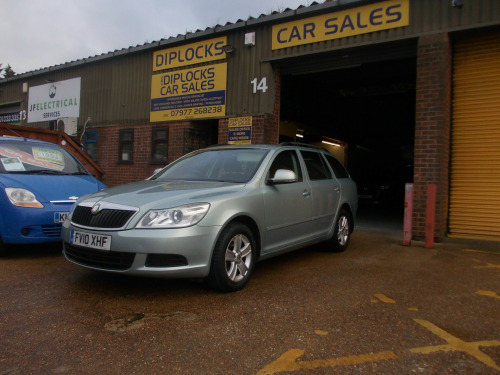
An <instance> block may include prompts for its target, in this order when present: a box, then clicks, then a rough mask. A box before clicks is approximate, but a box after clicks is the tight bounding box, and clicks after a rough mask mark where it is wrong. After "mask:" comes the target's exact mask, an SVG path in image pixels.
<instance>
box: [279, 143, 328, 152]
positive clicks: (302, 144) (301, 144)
mask: <svg viewBox="0 0 500 375" xmlns="http://www.w3.org/2000/svg"><path fill="white" fill-rule="evenodd" d="M279 146H300V147H307V148H313V149H315V150H323V148H321V147H319V146H316V145H311V144H309V143H300V142H281V143H280V144H279Z"/></svg>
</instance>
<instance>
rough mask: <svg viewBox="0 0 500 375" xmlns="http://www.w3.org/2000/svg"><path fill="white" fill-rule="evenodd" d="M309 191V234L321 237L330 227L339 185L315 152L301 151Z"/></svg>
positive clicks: (336, 205) (321, 158) (335, 209)
mask: <svg viewBox="0 0 500 375" xmlns="http://www.w3.org/2000/svg"><path fill="white" fill-rule="evenodd" d="M300 154H301V156H302V158H303V160H304V164H305V167H306V171H307V177H308V179H309V184H310V189H311V197H310V198H311V199H310V201H311V209H312V212H311V234H312V235H313V236H321V235H324V234H326V233H327V232H328V231H329V229H330V228H331V226H332V223H333V220H334V219H335V215H336V213H337V210H338V206H339V202H340V183H339V182H338V180H337V179H336V178H334V177H333V176H332V173H331V172H330V169H329V168H328V167H327V165H326V163H325V161H324V159H323V157H322V156H321V154H320V153H319V152H316V151H304V150H301V151H300Z"/></svg>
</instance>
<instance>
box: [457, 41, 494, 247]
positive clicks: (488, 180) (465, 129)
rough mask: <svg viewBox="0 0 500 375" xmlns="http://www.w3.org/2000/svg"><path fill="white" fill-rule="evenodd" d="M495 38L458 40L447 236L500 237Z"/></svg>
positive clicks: (488, 238)
mask: <svg viewBox="0 0 500 375" xmlns="http://www.w3.org/2000/svg"><path fill="white" fill-rule="evenodd" d="M499 40H500V33H494V34H492V35H489V36H487V37H483V38H474V39H469V40H466V41H460V42H458V43H456V47H455V56H454V57H455V60H454V65H455V66H454V101H453V136H452V168H451V191H450V215H449V231H450V236H455V237H463V238H479V239H487V240H498V241H500V43H499Z"/></svg>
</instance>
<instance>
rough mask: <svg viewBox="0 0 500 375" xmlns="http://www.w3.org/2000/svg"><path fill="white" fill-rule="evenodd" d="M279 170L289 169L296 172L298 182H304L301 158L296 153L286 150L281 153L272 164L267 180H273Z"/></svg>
mask: <svg viewBox="0 0 500 375" xmlns="http://www.w3.org/2000/svg"><path fill="white" fill-rule="evenodd" d="M278 169H287V170H289V171H292V172H295V176H296V177H297V181H302V171H301V169H300V163H299V158H298V156H297V153H296V152H295V151H293V150H285V151H282V152H280V153H279V154H278V155H277V156H276V158H275V159H274V161H273V163H272V164H271V168H269V173H268V176H267V178H273V177H274V174H275V173H276V171H277V170H278Z"/></svg>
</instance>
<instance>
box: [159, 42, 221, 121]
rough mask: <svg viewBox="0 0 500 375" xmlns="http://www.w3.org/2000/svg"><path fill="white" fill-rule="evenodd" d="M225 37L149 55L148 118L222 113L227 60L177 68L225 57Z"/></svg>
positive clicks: (195, 116) (208, 116)
mask: <svg viewBox="0 0 500 375" xmlns="http://www.w3.org/2000/svg"><path fill="white" fill-rule="evenodd" d="M224 45H226V37H223V38H217V39H211V40H207V41H203V42H199V43H192V44H188V45H185V46H179V47H175V48H170V49H166V50H163V51H158V52H156V53H155V54H154V55H153V71H158V70H165V71H164V72H161V73H157V74H154V75H153V76H152V79H151V111H150V121H151V122H157V121H172V120H186V119H201V118H213V117H221V116H225V114H226V82H227V63H218V64H211V65H202V66H198V67H195V68H187V69H177V70H170V71H166V69H170V68H178V67H181V66H186V65H193V64H198V63H204V62H210V61H214V60H220V59H224V58H225V57H226V55H225V53H224V50H223V49H222V47H223V46H224Z"/></svg>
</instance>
